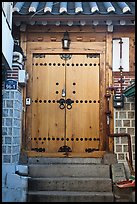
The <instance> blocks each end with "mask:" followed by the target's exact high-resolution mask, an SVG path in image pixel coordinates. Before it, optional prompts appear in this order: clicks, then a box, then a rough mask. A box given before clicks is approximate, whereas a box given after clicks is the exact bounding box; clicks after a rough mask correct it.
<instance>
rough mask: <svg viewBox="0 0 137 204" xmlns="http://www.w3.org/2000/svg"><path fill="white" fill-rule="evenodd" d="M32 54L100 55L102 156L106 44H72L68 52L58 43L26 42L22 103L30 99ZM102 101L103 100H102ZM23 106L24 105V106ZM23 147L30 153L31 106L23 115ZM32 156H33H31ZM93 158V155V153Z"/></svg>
mask: <svg viewBox="0 0 137 204" xmlns="http://www.w3.org/2000/svg"><path fill="white" fill-rule="evenodd" d="M34 53H47V54H90V53H97V54H100V79H101V83H100V99H101V100H100V120H101V122H100V141H101V142H100V151H101V152H103V153H101V154H100V155H102V154H104V152H105V151H106V146H107V145H109V144H107V142H108V141H107V139H106V115H105V110H106V101H105V100H106V99H105V93H106V87H107V86H108V84H109V83H110V82H109V80H110V77H108V75H109V72H110V70H109V69H108V65H107V64H106V53H108V52H107V51H106V42H72V43H71V48H70V49H69V50H63V49H62V48H60V42H45V43H43V42H27V44H26V55H27V59H28V60H27V61H26V70H27V72H28V74H29V81H28V83H27V87H26V91H25V92H24V93H25V94H24V96H23V98H24V101H25V98H27V97H29V98H31V92H30V90H31V89H30V87H31V81H32V67H33V65H32V57H33V54H34ZM102 99H103V100H102ZM24 106H25V105H24ZM24 117H25V119H24V120H25V127H24V133H25V139H24V141H25V146H28V149H27V150H26V151H27V152H30V144H31V125H30V120H31V106H26V114H25V116H24ZM41 154H42V155H44V153H40V155H41ZM32 155H33V154H32ZM92 155H93V156H94V155H95V153H94V152H93V153H92ZM44 156H45V155H44ZM60 156H61V155H60Z"/></svg>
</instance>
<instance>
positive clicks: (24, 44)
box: [20, 32, 27, 150]
mask: <svg viewBox="0 0 137 204" xmlns="http://www.w3.org/2000/svg"><path fill="white" fill-rule="evenodd" d="M20 46H21V48H22V49H23V52H24V55H25V56H26V55H27V34H26V32H22V33H21V35H20ZM21 90H22V103H23V111H22V130H21V148H22V150H23V149H24V148H25V146H26V138H25V131H26V130H25V128H26V127H25V111H26V108H25V97H26V86H25V87H23V89H21Z"/></svg>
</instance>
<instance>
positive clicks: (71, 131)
mask: <svg viewBox="0 0 137 204" xmlns="http://www.w3.org/2000/svg"><path fill="white" fill-rule="evenodd" d="M32 61H33V62H32V81H31V106H30V108H31V111H30V112H31V117H30V118H31V120H30V126H31V151H34V152H45V153H58V152H72V153H77V154H79V155H82V154H85V153H90V152H93V151H99V147H100V142H101V139H100V99H101V98H100V82H101V78H100V55H99V54H95V53H94V54H91V53H90V54H72V55H71V54H55V55H53V54H40V53H37V54H33V59H32Z"/></svg>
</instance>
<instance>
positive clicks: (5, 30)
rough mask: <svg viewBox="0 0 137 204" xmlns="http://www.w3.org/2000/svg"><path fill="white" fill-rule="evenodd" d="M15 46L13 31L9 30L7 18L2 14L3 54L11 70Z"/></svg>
mask: <svg viewBox="0 0 137 204" xmlns="http://www.w3.org/2000/svg"><path fill="white" fill-rule="evenodd" d="M13 45H14V40H13V37H12V35H11V30H10V29H9V27H8V24H7V22H6V18H5V16H4V14H3V12H2V53H3V55H4V57H5V59H6V60H7V62H8V65H9V67H10V68H12V56H13Z"/></svg>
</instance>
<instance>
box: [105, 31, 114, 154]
mask: <svg viewBox="0 0 137 204" xmlns="http://www.w3.org/2000/svg"><path fill="white" fill-rule="evenodd" d="M112 79H113V77H112V33H107V35H106V88H107V87H110V86H113V81H112ZM110 93H111V98H110V101H109V107H110V111H111V115H110V116H111V117H110V133H113V131H114V125H113V124H114V121H113V117H112V116H113V114H114V111H113V110H114V108H113V92H110ZM107 143H108V147H109V151H112V152H113V146H114V139H113V138H108V140H107Z"/></svg>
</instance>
